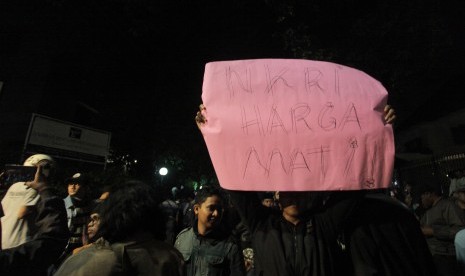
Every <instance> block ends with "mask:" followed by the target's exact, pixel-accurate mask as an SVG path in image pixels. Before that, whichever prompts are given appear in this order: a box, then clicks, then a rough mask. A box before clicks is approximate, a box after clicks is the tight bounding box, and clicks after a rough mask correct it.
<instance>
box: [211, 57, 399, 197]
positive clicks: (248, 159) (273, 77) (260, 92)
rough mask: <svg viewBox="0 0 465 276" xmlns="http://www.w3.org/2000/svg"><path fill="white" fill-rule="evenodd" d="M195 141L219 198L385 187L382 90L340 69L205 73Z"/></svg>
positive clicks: (259, 63)
mask: <svg viewBox="0 0 465 276" xmlns="http://www.w3.org/2000/svg"><path fill="white" fill-rule="evenodd" d="M202 100H203V104H204V105H205V107H206V111H204V115H205V117H206V119H207V123H206V124H205V125H204V126H203V127H202V133H203V135H204V138H205V142H206V144H207V147H208V151H209V153H210V157H211V160H212V162H213V165H214V167H215V171H216V174H217V176H218V179H219V182H220V184H221V186H222V187H223V188H226V189H231V190H249V191H323V190H360V189H377V188H386V187H388V186H389V183H390V181H391V176H392V171H393V160H394V139H393V133H392V128H391V126H390V125H385V123H384V120H383V117H384V115H383V109H384V106H385V105H386V101H387V91H386V89H385V88H384V87H383V86H382V85H381V84H380V83H379V82H378V81H377V80H375V79H373V78H372V77H370V76H368V75H367V74H365V73H363V72H361V71H359V70H356V69H353V68H350V67H346V66H342V65H338V64H334V63H328V62H320V61H310V60H286V59H260V60H237V61H221V62H211V63H208V64H207V65H206V67H205V76H204V83H203V94H202Z"/></svg>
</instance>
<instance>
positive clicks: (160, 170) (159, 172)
mask: <svg viewBox="0 0 465 276" xmlns="http://www.w3.org/2000/svg"><path fill="white" fill-rule="evenodd" d="M158 174H159V175H161V177H160V185H163V178H164V177H165V175H167V174H168V169H167V168H165V167H161V168H160V169H159V170H158Z"/></svg>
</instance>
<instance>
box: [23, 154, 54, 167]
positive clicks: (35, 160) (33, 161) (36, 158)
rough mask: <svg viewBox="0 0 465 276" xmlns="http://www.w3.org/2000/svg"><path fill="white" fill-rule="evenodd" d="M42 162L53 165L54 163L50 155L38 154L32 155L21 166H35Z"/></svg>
mask: <svg viewBox="0 0 465 276" xmlns="http://www.w3.org/2000/svg"><path fill="white" fill-rule="evenodd" d="M42 160H46V161H49V163H52V164H53V163H55V161H54V160H53V158H52V157H51V156H50V155H46V154H40V153H39V154H34V155H32V156H30V157H29V158H28V159H26V161H24V164H23V165H24V166H37V164H39V162H40V161H42Z"/></svg>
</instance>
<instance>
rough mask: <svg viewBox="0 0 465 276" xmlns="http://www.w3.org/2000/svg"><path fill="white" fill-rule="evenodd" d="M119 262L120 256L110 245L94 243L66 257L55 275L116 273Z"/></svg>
mask: <svg viewBox="0 0 465 276" xmlns="http://www.w3.org/2000/svg"><path fill="white" fill-rule="evenodd" d="M96 264H98V266H97V265H96ZM117 264H118V257H117V255H116V253H115V252H114V251H113V250H112V249H111V248H110V247H109V246H107V245H103V244H93V245H91V246H89V247H88V248H85V249H83V250H81V251H80V252H78V253H76V254H74V255H71V256H70V257H69V258H68V259H66V260H65V262H64V263H63V264H62V265H61V266H60V268H59V269H58V271H57V272H56V274H55V275H58V276H60V275H66V276H68V275H114V274H113V273H115V270H116V269H117V267H118V265H117ZM95 273H96V274H95Z"/></svg>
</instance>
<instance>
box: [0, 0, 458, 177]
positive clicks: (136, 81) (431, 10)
mask: <svg viewBox="0 0 465 276" xmlns="http://www.w3.org/2000/svg"><path fill="white" fill-rule="evenodd" d="M464 2H465V1H463V0H456V1H454V0H450V1H440V0H425V1H419V0H418V1H405V0H402V1H401V0H393V1H387V0H385V1H382V0H370V1H368V0H365V1H355V0H352V1H350V0H337V1H336V0H316V1H298V0H296V1H285V2H284V1H267V0H261V1H244V0H238V1H202V0H199V1H177V0H171V1H148V0H142V1H136V0H100V1H95V0H82V1H71V0H60V1H59V0H36V1H29V0H27V1H26V0H16V1H10V0H7V1H1V3H0V81H3V82H4V87H3V90H2V92H1V94H0V116H2V118H3V123H0V127H1V128H2V130H0V131H1V132H0V133H1V136H2V137H1V138H0V140H2V142H0V151H1V152H2V153H1V155H2V156H1V158H2V161H3V162H7V161H10V160H11V159H14V158H16V159H17V153H16V151H15V150H12V148H15V147H18V144H21V143H24V138H21V137H24V136H25V131H26V130H27V127H26V129H25V130H23V129H19V128H16V126H17V125H20V124H19V123H18V124H16V123H12V120H13V121H14V120H16V119H17V118H23V119H22V122H23V124H27V123H28V118H30V112H37V113H40V114H43V115H47V116H50V117H53V118H57V119H61V120H66V121H71V122H73V123H77V124H82V125H86V126H90V127H94V128H97V129H103V130H107V131H110V132H112V154H113V158H114V159H115V160H119V162H120V164H123V165H125V166H126V168H127V166H129V167H130V169H129V171H130V172H131V173H132V174H134V175H138V176H140V177H142V178H151V177H153V172H154V170H156V169H157V168H158V167H160V166H161V165H169V166H171V167H172V168H173V170H172V171H173V172H176V173H177V176H178V177H179V178H182V179H184V180H185V181H190V180H192V181H196V182H199V181H210V180H208V179H210V176H212V175H213V170H212V166H211V164H210V160H209V158H208V153H207V150H206V147H205V145H204V142H203V139H202V137H201V135H200V133H199V132H198V130H197V129H196V126H195V123H194V115H195V112H196V111H197V107H198V105H199V104H200V102H201V98H200V96H201V87H202V78H203V70H204V66H205V63H207V62H210V61H217V60H232V59H253V58H306V59H314V60H326V61H331V62H335V63H339V64H343V65H347V66H351V67H354V68H357V69H360V70H362V71H365V72H366V73H368V74H369V75H371V76H373V77H374V78H376V79H378V80H379V81H381V83H383V85H384V86H385V87H386V88H387V90H388V91H389V94H390V95H389V103H390V104H391V105H392V106H394V107H395V109H396V111H397V114H398V120H397V122H396V124H395V130H396V132H402V131H403V130H405V129H408V128H409V127H411V126H412V125H414V124H417V123H419V122H423V121H428V120H433V119H435V118H438V117H440V116H443V115H445V114H447V113H449V112H452V111H455V110H458V109H460V108H463V106H464V103H465V96H463V95H462V94H463V80H464V79H465V78H464V77H465V74H464V72H465V70H464V69H465V68H464V66H465V58H464V54H463V53H464V49H465V47H464V46H465V45H464V39H463V34H464V30H465V29H464V27H465V24H464V14H465V9H464ZM284 3H285V4H284ZM2 118H0V122H1V120H2ZM18 120H19V119H18ZM23 132H24V133H23ZM15 133H16V134H17V135H18V136H17V138H15V139H16V140H18V141H20V142H15V141H16V140H15V139H13V138H12V140H11V139H10V140H8V137H13V136H14V134H15ZM18 133H19V134H18ZM21 139H22V140H21ZM125 156H127V158H126V159H128V160H129V159H130V160H138V162H137V164H135V163H133V162H132V163H131V161H130V160H129V161H128V160H126V161H124V160H123V159H124V157H125ZM205 178H207V180H205ZM186 179H187V180H186ZM184 180H183V181H184ZM165 181H169V179H166V180H165Z"/></svg>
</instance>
